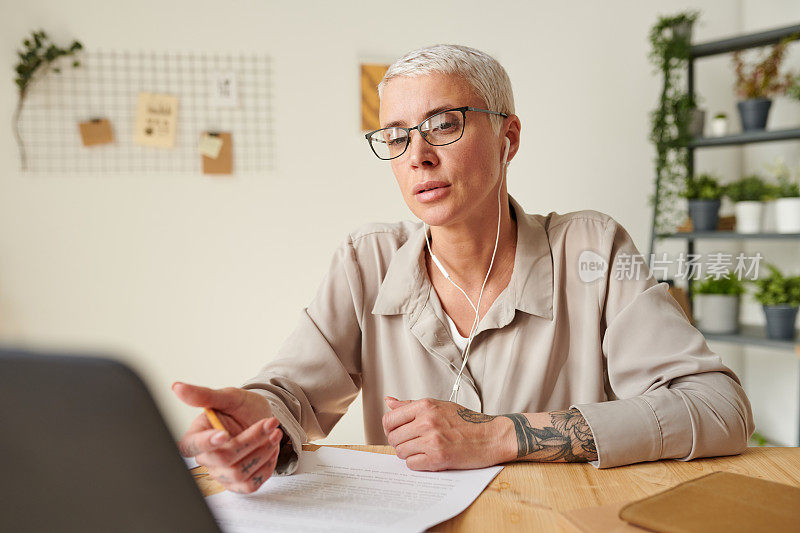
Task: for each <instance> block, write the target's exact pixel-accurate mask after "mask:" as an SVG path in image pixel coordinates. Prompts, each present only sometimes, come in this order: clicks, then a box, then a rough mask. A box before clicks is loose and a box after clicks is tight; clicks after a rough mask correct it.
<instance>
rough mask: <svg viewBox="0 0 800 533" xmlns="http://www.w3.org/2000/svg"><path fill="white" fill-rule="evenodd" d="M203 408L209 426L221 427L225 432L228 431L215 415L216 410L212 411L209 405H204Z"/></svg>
mask: <svg viewBox="0 0 800 533" xmlns="http://www.w3.org/2000/svg"><path fill="white" fill-rule="evenodd" d="M203 410H204V411H205V413H206V418H208V421H209V422H210V423H211V426H212V427H213V428H214V429H221V430H222V431H224V432H225V433H227V432H228V430H227V429H225V426H223V425H222V422H220V421H219V417H218V416H217V412H216V411H214V410H213V409H211V408H209V407H206V408H204V409H203Z"/></svg>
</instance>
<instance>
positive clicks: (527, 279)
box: [372, 195, 553, 323]
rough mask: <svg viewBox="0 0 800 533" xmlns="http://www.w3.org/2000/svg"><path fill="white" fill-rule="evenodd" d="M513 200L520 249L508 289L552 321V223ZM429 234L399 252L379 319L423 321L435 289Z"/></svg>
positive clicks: (383, 290) (377, 308) (384, 287)
mask: <svg viewBox="0 0 800 533" xmlns="http://www.w3.org/2000/svg"><path fill="white" fill-rule="evenodd" d="M508 198H509V204H510V205H511V208H512V209H513V210H514V214H515V216H516V218H517V250H516V255H515V257H514V271H513V272H512V273H511V281H510V282H509V284H508V287H507V288H506V291H509V294H508V297H510V298H511V299H512V301H513V302H514V306H515V307H516V308H517V309H519V310H520V311H524V312H525V313H529V314H532V315H537V316H540V317H542V318H546V319H548V320H552V318H553V256H552V253H551V251H550V240H549V237H548V234H547V229H546V228H545V225H544V222H545V221H546V219H545V218H544V217H542V216H541V215H529V214H527V213H525V211H524V210H523V209H522V207H521V206H520V205H519V204H518V203H517V201H516V200H514V198H513V197H511V195H509V197H508ZM425 231H426V230H425V225H424V224H420V225H419V229H418V230H417V231H415V232H413V233H412V234H411V235H410V236H409V238H408V240H407V241H406V242H405V243H404V244H403V245H402V246H400V248H398V249H397V251H396V252H395V254H394V256H393V257H392V261H391V263H389V268H388V270H387V271H386V276H385V277H384V279H383V283H381V286H380V289H379V291H378V297H377V298H376V300H375V305H374V306H373V308H372V313H373V314H376V315H396V314H410V315H411V322H412V323H413V322H415V321H416V319H417V318H418V317H419V314H420V312H421V311H422V308H423V307H424V306H425V304H426V303H427V301H428V297H429V295H430V291H431V289H432V286H431V284H430V281H429V280H428V276H427V273H426V272H425V260H424V256H423V254H422V250H423V248H424V247H425Z"/></svg>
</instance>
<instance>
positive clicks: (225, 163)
mask: <svg viewBox="0 0 800 533" xmlns="http://www.w3.org/2000/svg"><path fill="white" fill-rule="evenodd" d="M203 135H208V136H209V137H216V138H218V139H219V140H220V141H221V142H222V146H221V147H220V149H219V152H218V153H217V157H215V158H213V157H209V156H207V155H206V154H203V174H233V138H232V136H231V134H230V133H229V132H224V133H223V132H219V133H217V132H208V133H204V134H203Z"/></svg>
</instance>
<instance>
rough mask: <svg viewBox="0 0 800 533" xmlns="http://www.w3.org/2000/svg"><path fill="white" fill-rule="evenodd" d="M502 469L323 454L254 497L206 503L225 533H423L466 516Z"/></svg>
mask: <svg viewBox="0 0 800 533" xmlns="http://www.w3.org/2000/svg"><path fill="white" fill-rule="evenodd" d="M502 469H503V467H502V466H494V467H490V468H483V469H480V470H454V471H446V472H415V471H413V470H411V469H409V468H408V467H407V466H406V463H405V461H403V460H402V459H398V458H397V457H396V456H394V455H383V454H377V453H369V452H358V451H353V450H343V449H339V448H320V449H318V450H317V451H314V452H307V451H304V452H302V455H301V457H300V465H299V468H298V470H297V472H296V473H295V474H293V475H291V476H273V477H271V478H270V479H269V480H267V482H266V483H264V484H263V485H262V486H261V488H260V489H258V491H256V492H254V493H253V494H236V493H233V492H230V491H225V492H222V493H219V494H214V495H213V496H209V497H208V498H206V501H207V502H208V505H209V507H210V508H211V511H212V512H213V513H214V516H215V518H216V519H217V522H218V523H219V525H220V528H221V529H222V530H223V531H224V532H225V533H251V532H256V531H258V532H263V531H298V532H299V531H303V532H305V531H348V532H358V531H425V530H426V529H427V528H429V527H432V526H434V525H436V524H438V523H440V522H443V521H445V520H447V519H448V518H452V517H453V516H455V515H457V514H458V513H460V512H461V511H463V510H464V509H466V508H467V507H468V506H469V504H471V503H472V502H473V501H474V500H475V498H477V497H478V495H480V493H481V492H482V491H483V489H484V488H485V487H486V485H488V484H489V482H490V481H491V480H492V479H494V477H495V476H496V475H497V474H498V473H499V472H500V470H502Z"/></svg>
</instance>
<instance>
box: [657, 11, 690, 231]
mask: <svg viewBox="0 0 800 533" xmlns="http://www.w3.org/2000/svg"><path fill="white" fill-rule="evenodd" d="M699 15H700V13H699V12H698V11H687V12H683V13H679V14H677V15H674V16H670V17H659V19H658V22H657V23H656V24H655V25H654V26H653V27H652V28H651V29H650V36H649V37H650V44H651V46H652V50H651V51H650V55H649V58H650V61H651V62H652V63H653V64H654V65H655V67H656V69H655V72H656V73H660V74H661V76H662V87H661V95H660V97H659V105H658V107H657V108H656V109H655V110H653V111H652V112H651V114H650V121H651V127H652V130H651V133H650V140H651V141H652V142H653V144H654V145H655V148H656V158H655V171H656V172H655V176H656V183H655V192H654V193H653V195H652V196H651V197H650V204H651V205H652V206H653V209H654V210H655V217H654V219H655V231H656V232H657V233H671V232H673V231H675V228H676V227H677V226H678V225H680V223H681V222H682V220H683V219H684V218H685V216H686V215H685V211H684V209H683V207H682V204H681V203H680V201H679V199H680V195H681V192H682V191H683V190H684V188H685V186H686V180H687V179H691V176H689V175H688V168H689V154H688V150H687V149H686V143H687V142H688V141H689V138H690V136H689V132H688V127H689V120H690V116H691V111H692V109H694V107H695V100H694V95H691V94H689V92H688V90H687V88H686V72H687V69H686V67H687V64H688V61H689V52H690V49H691V28H692V25H693V24H694V22H695V21H696V20H697V18H698V17H699Z"/></svg>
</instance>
